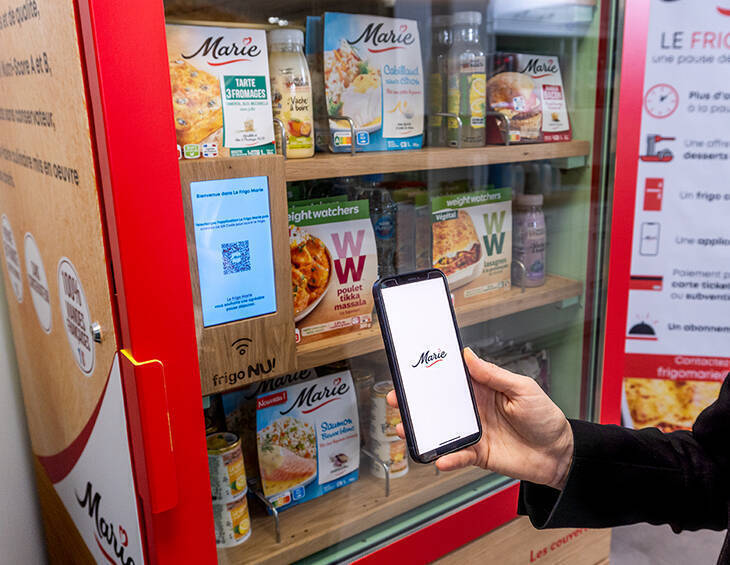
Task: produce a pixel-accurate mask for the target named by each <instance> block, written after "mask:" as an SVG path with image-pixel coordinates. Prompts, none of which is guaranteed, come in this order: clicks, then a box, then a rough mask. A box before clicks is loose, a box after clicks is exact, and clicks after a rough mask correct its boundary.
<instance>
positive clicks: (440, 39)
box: [428, 15, 451, 147]
mask: <svg viewBox="0 0 730 565" xmlns="http://www.w3.org/2000/svg"><path fill="white" fill-rule="evenodd" d="M450 48H451V16H449V15H440V16H434V17H433V38H432V40H431V72H430V74H429V77H428V113H429V119H428V144H429V145H431V146H438V147H443V146H445V145H446V128H444V127H443V126H444V123H445V120H444V118H442V117H441V116H435V115H434V114H436V113H438V112H446V111H447V107H446V82H447V80H446V79H447V76H448V56H449V49H450Z"/></svg>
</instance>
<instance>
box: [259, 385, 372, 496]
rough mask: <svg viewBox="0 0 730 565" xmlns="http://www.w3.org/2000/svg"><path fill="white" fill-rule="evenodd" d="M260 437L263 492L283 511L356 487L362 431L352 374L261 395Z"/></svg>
mask: <svg viewBox="0 0 730 565" xmlns="http://www.w3.org/2000/svg"><path fill="white" fill-rule="evenodd" d="M256 437H257V442H256V444H257V449H258V459H259V471H260V474H261V485H262V488H263V492H264V495H265V496H266V497H267V498H268V499H269V500H270V501H271V502H272V504H273V505H274V506H275V507H277V508H278V509H280V510H281V509H285V508H288V507H290V506H293V505H295V504H299V503H302V502H305V501H307V500H311V499H313V498H317V497H319V496H322V495H324V494H326V493H328V492H330V491H332V490H334V489H337V488H340V487H343V486H345V485H348V484H350V483H352V482H353V481H356V480H357V478H358V469H359V466H360V425H359V421H358V412H357V399H356V396H355V388H354V386H353V382H352V376H351V375H350V372H349V371H342V372H339V373H334V374H331V375H327V376H325V377H319V378H317V379H312V380H306V381H305V382H300V383H297V384H294V385H292V386H288V387H285V388H282V389H279V390H276V391H273V392H269V393H266V394H261V395H259V396H258V397H257V399H256Z"/></svg>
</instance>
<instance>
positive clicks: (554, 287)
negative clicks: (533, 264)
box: [296, 275, 583, 370]
mask: <svg viewBox="0 0 730 565" xmlns="http://www.w3.org/2000/svg"><path fill="white" fill-rule="evenodd" d="M582 292H583V285H582V284H581V283H580V282H578V281H574V280H571V279H567V278H565V277H559V276H557V275H548V277H547V280H546V282H545V284H544V285H543V286H538V287H536V288H528V289H525V292H524V293H523V292H522V290H521V289H520V288H517V287H512V288H511V289H510V290H509V291H507V292H505V293H502V294H495V295H494V296H492V295H489V294H487V295H481V296H476V297H474V298H473V299H471V300H469V301H468V302H465V303H463V304H461V305H460V306H459V307H458V308H457V309H456V317H457V319H458V321H459V325H460V326H462V327H463V326H471V325H474V324H478V323H480V322H485V321H487V320H492V319H494V318H499V317H501V316H508V315H509V314H515V313H517V312H522V311H524V310H530V309H532V308H537V307H538V306H545V305H546V304H552V303H554V302H559V301H561V300H565V299H566V298H571V297H575V296H579V295H580V294H581V293H582ZM382 348H383V340H382V338H381V337H380V329H379V328H378V327H377V326H374V327H372V328H370V329H368V330H362V331H359V332H354V333H350V334H347V335H343V336H336V337H331V338H326V339H323V340H320V341H316V342H314V343H308V344H302V345H299V346H297V361H296V364H297V368H298V369H299V370H301V369H307V368H310V367H316V366H318V365H324V364H326V363H332V362H333V361H339V360H340V359H347V358H349V357H354V356H357V355H364V354H365V353H371V352H373V351H378V350H380V349H382Z"/></svg>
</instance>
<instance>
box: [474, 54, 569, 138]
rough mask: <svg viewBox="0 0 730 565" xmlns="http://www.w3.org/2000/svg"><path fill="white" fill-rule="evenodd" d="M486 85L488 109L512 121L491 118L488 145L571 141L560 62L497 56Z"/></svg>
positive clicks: (538, 57) (543, 57) (546, 58)
mask: <svg viewBox="0 0 730 565" xmlns="http://www.w3.org/2000/svg"><path fill="white" fill-rule="evenodd" d="M493 68H494V70H493V74H492V76H491V77H490V78H489V80H488V81H487V105H488V107H489V110H490V111H493V112H499V113H500V114H502V115H503V116H505V117H506V118H508V119H509V129H507V128H506V126H505V122H504V121H503V120H498V119H497V118H494V117H490V118H489V119H488V121H487V122H488V127H487V143H504V141H505V139H509V141H510V143H534V142H548V141H570V139H571V128H570V119H569V117H568V107H567V105H566V99H565V88H564V86H563V79H562V76H561V74H560V63H559V61H558V58H557V57H555V56H552V55H526V54H522V53H498V54H496V55H495V57H494V65H493Z"/></svg>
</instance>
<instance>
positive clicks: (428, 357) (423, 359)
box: [411, 348, 446, 369]
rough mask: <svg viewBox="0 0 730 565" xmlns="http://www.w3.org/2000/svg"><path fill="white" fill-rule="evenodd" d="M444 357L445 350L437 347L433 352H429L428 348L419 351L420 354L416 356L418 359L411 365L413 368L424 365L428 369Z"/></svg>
mask: <svg viewBox="0 0 730 565" xmlns="http://www.w3.org/2000/svg"><path fill="white" fill-rule="evenodd" d="M444 359H446V352H445V351H442V350H441V348H439V349H437V350H436V352H435V353H431V352H430V351H429V350H428V349H427V350H426V351H424V352H423V353H421V356H420V357H419V358H418V361H416V362H415V363H414V364H413V365H411V367H413V368H414V369H415V368H416V367H425V368H426V369H429V368H430V367H433V366H434V365H435V364H436V363H440V362H441V361H443V360H444Z"/></svg>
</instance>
